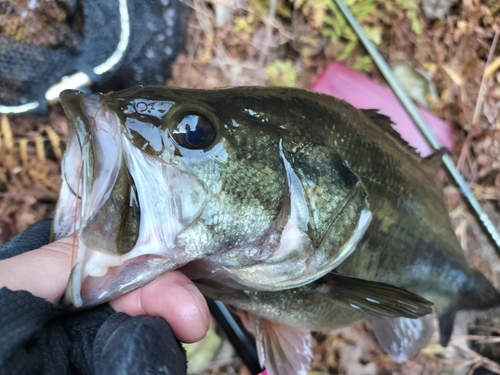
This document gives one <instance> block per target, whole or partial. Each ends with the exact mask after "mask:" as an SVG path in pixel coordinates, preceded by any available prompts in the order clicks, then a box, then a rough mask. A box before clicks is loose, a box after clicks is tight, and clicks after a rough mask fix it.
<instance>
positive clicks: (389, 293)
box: [54, 87, 500, 375]
mask: <svg viewBox="0 0 500 375" xmlns="http://www.w3.org/2000/svg"><path fill="white" fill-rule="evenodd" d="M61 101H62V104H63V107H64V109H65V111H66V113H67V114H68V116H69V117H70V119H71V120H72V124H73V126H74V128H75V130H74V131H73V132H72V133H71V137H73V138H72V139H70V144H71V145H72V147H71V153H68V156H67V159H66V157H65V162H64V164H63V165H64V168H65V170H63V174H64V175H67V176H72V177H71V178H72V179H77V176H73V175H72V174H71V173H69V172H70V171H71V170H75V169H77V168H78V167H79V163H80V161H79V159H78V158H77V157H76V156H78V155H77V154H78V152H77V151H78V150H77V149H76V147H77V145H78V143H77V142H75V139H77V140H79V142H80V144H84V141H86V142H87V143H86V144H85V148H83V149H81V150H80V154H81V155H82V159H83V160H90V159H92V158H93V157H94V153H93V150H99V149H102V145H100V144H99V140H101V139H103V140H105V139H106V137H105V136H103V135H102V133H100V132H101V130H100V129H101V128H103V127H104V128H109V129H111V130H112V131H114V132H118V131H120V132H121V134H124V135H125V136H126V137H128V141H130V145H129V144H128V143H126V146H127V147H124V148H123V149H109V150H108V152H109V153H110V154H117V155H118V154H120V153H122V154H125V155H126V156H127V155H128V156H127V157H128V158H127V159H126V160H127V161H128V160H132V159H131V157H130V155H129V154H131V155H132V154H133V161H134V162H133V163H134V164H133V165H131V164H127V168H128V170H129V171H130V173H131V177H132V181H131V180H130V179H128V180H127V179H125V178H119V179H116V180H113V181H115V185H116V184H121V185H120V186H114V185H113V184H110V182H109V181H108V180H109V179H105V178H104V179H103V178H96V179H92V178H91V177H92V175H93V174H94V173H95V174H97V175H98V176H100V175H99V173H101V174H102V173H104V172H102V171H99V170H94V169H92V165H93V164H89V165H87V170H88V173H86V174H84V175H83V181H82V182H81V184H82V185H83V186H88V187H92V188H93V189H87V190H88V191H87V190H85V191H84V192H83V194H84V195H85V194H89V193H88V192H91V191H92V190H94V191H100V190H99V189H103V188H107V189H108V190H107V192H108V194H100V195H95V197H94V196H93V195H89V196H87V195H85V197H84V198H85V200H82V201H84V202H87V204H88V205H90V207H91V208H92V209H95V210H96V212H93V213H92V214H93V215H94V216H93V218H95V220H96V224H98V223H99V222H100V220H101V221H102V220H106V217H107V216H108V218H109V215H111V214H110V213H112V212H123V211H120V210H119V209H118V208H120V207H115V206H119V205H120V202H121V201H120V196H119V194H118V193H116V194H117V195H116V196H114V195H113V194H114V193H113V192H123V191H128V190H127V189H124V188H123V186H125V187H126V188H127V187H129V186H128V185H132V184H135V185H136V186H140V188H138V189H137V195H138V197H139V201H140V202H141V205H142V206H147V207H148V209H145V208H144V207H142V206H141V207H140V215H137V217H135V216H134V217H127V220H128V221H127V220H125V221H124V220H120V219H122V218H120V217H119V218H109V219H113V220H109V222H108V223H107V225H106V228H107V232H109V233H113V230H112V229H113V227H114V226H115V227H116V231H120V230H124V228H123V227H122V226H121V224H120V223H122V222H127V223H129V222H130V221H132V224H133V221H134V220H139V219H140V223H141V225H140V230H139V232H137V229H136V228H138V226H134V225H129V226H128V227H127V228H128V229H127V235H128V239H134V238H136V239H137V242H136V244H135V247H133V248H132V249H131V250H130V251H129V249H125V250H126V251H124V252H123V251H122V252H121V253H120V251H119V250H120V249H119V248H120V246H121V245H120V244H117V243H116V238H115V237H116V236H115V237H109V238H107V237H106V236H105V235H103V234H102V233H99V225H95V226H94V227H93V231H94V232H97V233H94V234H92V233H89V232H85V231H84V230H80V229H79V228H78V229H77V236H78V238H79V240H80V242H79V243H80V245H79V249H78V257H77V259H78V261H77V264H76V265H75V268H74V270H73V272H72V276H71V277H72V279H71V283H70V284H69V286H68V289H67V293H66V303H70V304H71V303H73V304H75V305H76V307H88V306H91V305H95V304H98V303H102V302H105V301H107V300H109V299H111V298H114V297H116V296H118V295H120V294H123V293H125V292H127V291H128V290H131V289H134V288H137V287H139V286H141V285H143V284H144V283H146V282H148V281H150V280H152V279H154V278H155V277H157V276H158V275H160V274H161V273H163V272H168V271H170V270H173V269H177V268H179V269H180V270H181V271H182V272H184V273H185V274H186V275H187V276H188V277H190V278H191V279H192V280H193V281H195V283H196V284H197V285H198V286H199V288H200V289H201V290H202V291H203V292H204V293H205V294H207V295H208V296H210V297H212V298H215V299H219V300H221V301H223V302H225V303H227V304H230V305H232V306H234V307H235V308H236V309H237V310H238V311H239V314H240V315H241V317H242V318H243V320H244V321H245V322H246V325H247V326H248V327H249V328H252V330H253V331H254V332H255V333H256V337H257V344H258V346H259V354H260V356H261V358H260V359H261V361H262V362H263V363H264V364H265V366H266V367H267V369H268V371H269V374H271V375H292V373H297V374H298V373H303V371H305V369H306V368H307V366H308V365H309V363H310V361H311V359H312V352H311V348H310V343H311V336H310V332H309V330H329V329H334V328H338V327H341V326H345V325H349V324H352V323H355V322H357V321H360V320H364V319H367V320H369V321H371V322H372V326H373V330H374V333H375V335H376V337H377V339H378V341H379V343H380V344H381V345H382V347H383V348H384V349H385V350H386V351H387V352H388V353H390V354H391V355H392V356H393V357H394V358H395V359H397V360H398V361H402V360H405V359H407V358H411V357H412V356H414V355H416V354H417V353H418V351H419V350H420V349H421V348H422V347H424V346H425V345H426V344H427V342H428V341H429V340H430V337H431V335H432V331H433V320H432V315H430V313H431V311H432V309H431V305H434V309H435V311H436V312H437V314H438V317H439V328H440V333H441V343H442V344H446V343H447V342H448V340H449V336H450V334H451V330H452V327H453V320H454V316H455V313H456V311H458V310H461V309H469V308H474V309H485V308H489V307H492V306H495V305H498V304H499V303H500V294H499V293H498V291H497V290H495V289H494V287H493V286H492V285H491V284H490V283H489V282H488V280H487V279H486V278H485V277H484V276H483V275H482V274H481V273H480V272H479V271H478V270H477V269H475V268H473V267H471V266H470V265H469V263H468V261H467V259H466V258H465V256H464V252H463V250H462V249H461V248H460V245H459V243H458V240H457V238H456V236H455V234H454V232H453V229H452V227H451V224H450V220H449V217H448V213H447V210H446V207H445V205H444V202H443V198H442V193H441V191H440V189H439V188H438V186H437V185H436V183H435V181H434V175H435V173H437V167H436V166H437V163H436V160H437V159H436V158H439V156H440V155H436V156H434V157H431V158H427V159H424V160H422V159H420V158H419V157H418V155H417V154H416V153H415V152H414V151H413V150H412V149H411V148H409V147H408V145H407V144H406V142H404V141H403V140H402V139H401V138H400V137H399V135H398V134H397V133H396V132H395V131H394V130H393V129H392V127H391V122H390V120H389V119H388V118H387V117H386V116H383V115H380V114H378V113H377V112H376V111H374V110H358V109H356V108H354V107H352V106H350V105H349V104H347V103H346V102H344V101H341V100H339V99H336V98H333V97H329V96H326V95H322V94H318V93H312V92H308V91H304V90H297V89H285V88H258V87H241V88H232V89H221V90H208V91H203V90H186V89H171V88H160V87H143V88H141V87H138V88H132V89H128V90H124V91H120V92H115V93H111V94H108V95H99V94H97V95H89V96H85V95H83V94H82V93H79V92H75V91H65V92H63V93H62V94H61ZM138 102H147V103H150V106H153V108H154V106H155V103H158V105H159V106H160V104H161V103H166V102H168V103H169V107H168V108H167V109H165V110H164V111H163V112H162V114H161V115H155V116H152V115H148V114H147V113H141V114H140V118H141V121H142V122H143V123H144V125H141V124H139V123H137V122H134V123H133V126H134V132H133V134H132V132H130V131H128V129H127V119H128V118H137V117H138V114H137V113H136V112H134V111H140V108H138V106H135V105H134V103H138ZM162 108H163V107H162ZM155 113H156V114H157V112H155ZM90 118H91V119H94V118H95V119H96V123H97V124H98V125H99V126H94V124H93V123H91V122H90V121H89V119H90ZM193 119H195V120H196V119H198V120H196V122H194V123H193V122H189V121H195V120H193ZM129 123H130V124H131V123H132V122H129ZM186 123H189V124H191V125H190V127H189V128H188V127H183V125H181V124H186ZM140 126H145V127H147V129H141V128H140ZM191 126H192V127H193V129H191ZM198 127H199V128H198ZM151 130H154V131H151ZM191 131H192V132H193V133H190V137H187V133H189V132H191ZM89 135H91V136H92V137H89ZM148 137H161V140H162V145H163V149H162V152H161V153H160V154H159V153H158V152H155V150H154V149H153V148H152V147H149V148H148V147H146V148H141V146H144V145H145V144H155V143H154V142H153V141H156V142H157V141H158V139H156V138H155V139H149V138H148ZM189 139H191V140H192V142H190V141H189ZM193 142H194V143H193ZM157 143H158V142H157ZM111 146H112V145H111ZM116 147H119V145H117V146H116ZM99 157H100V154H98V155H97V159H98V158H99ZM95 162H96V164H97V165H99V163H100V162H102V161H101V160H95ZM109 163H110V162H109ZM128 163H129V162H128ZM84 165H86V164H84ZM125 172H126V170H125V169H124V170H122V169H120V171H118V172H117V173H118V174H120V173H125ZM148 173H149V175H148ZM143 176H149V177H143ZM100 177H102V176H100ZM145 178H146V179H147V178H149V179H151V180H152V181H153V180H154V184H151V183H149V184H148V181H143V179H145ZM134 179H136V180H134ZM137 179H140V181H139V180H137ZM100 181H108V182H107V183H108V184H110V186H105V187H103V186H100V185H99V182H100ZM68 183H69V184H71V186H79V184H80V181H76V180H75V181H73V180H72V181H68ZM127 184H128V185H127ZM122 185H123V186H122ZM155 196H158V198H161V199H158V202H162V204H163V205H164V207H158V206H157V205H154V204H153V205H152V204H149V203H150V202H151V201H153V198H155ZM61 197H62V198H61V200H60V201H59V203H58V209H57V213H56V220H55V224H54V230H55V235H56V237H58V236H62V235H67V234H68V233H71V231H72V230H73V227H70V224H71V223H72V221H71V220H70V219H68V217H72V216H71V215H74V209H73V211H72V210H71V208H70V207H71V205H72V204H74V201H75V199H74V197H72V196H71V194H70V191H69V189H68V188H67V187H66V186H64V185H63V190H62V194H61ZM92 197H94V201H93V200H92ZM97 200H98V201H97ZM123 204H128V202H127V203H125V202H123ZM148 204H149V206H148ZM68 205H69V206H68ZM99 210H100V211H99ZM83 211H85V210H83ZM77 213H78V211H77ZM85 220H86V218H85V217H83V218H79V222H80V223H82V225H85ZM129 224H130V223H129ZM153 229H154V230H153ZM157 233H159V234H160V235H161V236H160V237H159V238H161V239H162V241H158V239H157V237H155V236H157ZM91 235H100V237H99V238H100V241H96V242H93V243H92V246H91V247H85V246H84V244H85V241H86V237H87V236H91ZM106 241H112V243H109V244H108V245H109V246H107V244H106ZM128 242H130V241H127V243H128ZM106 248H109V249H115V250H113V251H115V254H112V253H113V252H111V254H110V252H109V251H108V252H107V253H106ZM103 253H106V254H107V256H106V257H105V256H103V255H102V254H103ZM137 259H140V261H139V260H137ZM89 263H91V265H92V266H95V267H97V268H99V270H101V271H107V270H111V271H113V272H109V271H108V272H101V273H99V275H90V274H85V272H83V271H82V270H85V267H86V266H88V264H89ZM117 265H118V266H117Z"/></svg>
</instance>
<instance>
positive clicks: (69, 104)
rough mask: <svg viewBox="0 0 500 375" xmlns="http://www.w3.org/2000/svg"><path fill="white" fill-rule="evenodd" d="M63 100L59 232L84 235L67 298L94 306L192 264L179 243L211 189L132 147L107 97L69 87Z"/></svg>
mask: <svg viewBox="0 0 500 375" xmlns="http://www.w3.org/2000/svg"><path fill="white" fill-rule="evenodd" d="M61 103H62V105H63V107H64V109H65V111H66V113H67V115H68V117H69V118H70V123H71V124H70V126H69V129H68V146H67V150H66V153H65V156H64V160H63V163H62V176H63V186H62V189H61V196H60V201H59V202H63V204H61V203H60V204H58V207H57V211H56V215H55V220H54V234H55V238H56V239H58V238H62V237H65V236H69V235H71V234H73V235H75V236H76V237H77V239H78V252H77V257H76V261H75V264H74V267H73V270H72V273H71V277H70V282H69V283H68V287H67V289H66V294H65V297H64V303H65V304H68V305H73V306H75V307H77V308H79V307H89V306H92V305H96V304H99V303H102V302H104V301H107V300H109V299H112V298H114V297H116V296H118V295H120V294H123V293H125V292H127V291H130V290H132V289H134V288H137V287H138V286H140V285H144V284H145V283H147V282H149V281H151V280H153V279H154V278H156V277H157V276H159V275H160V274H161V273H164V272H166V271H168V270H170V269H174V268H177V267H179V266H180V265H182V264H184V263H186V262H188V261H190V260H191V259H189V256H184V257H180V256H178V254H182V253H183V252H182V251H175V250H178V249H176V246H177V245H176V241H175V240H176V237H177V235H178V233H179V232H180V231H182V230H183V228H186V227H187V226H189V225H190V224H191V223H192V222H193V221H195V220H196V219H197V218H198V216H199V215H200V214H201V212H202V210H203V207H204V205H205V201H206V194H205V191H204V189H203V186H202V185H201V183H200V182H199V181H197V179H196V178H194V177H193V176H191V175H190V174H188V173H186V172H184V171H183V170H181V169H180V168H179V167H178V166H177V165H175V164H173V163H167V162H165V161H163V160H162V159H160V158H159V157H156V156H152V155H148V154H147V153H144V152H143V151H142V150H141V149H139V148H137V147H135V146H134V145H132V144H131V142H130V141H129V139H128V138H127V137H126V135H125V134H124V131H123V129H122V124H121V123H120V119H119V117H118V116H117V115H116V113H115V112H114V111H113V110H111V109H109V108H107V107H106V96H105V95H102V94H96V95H84V94H83V93H81V92H78V91H73V90H68V91H64V92H63V93H62V94H61ZM158 223H161V225H159V224H158Z"/></svg>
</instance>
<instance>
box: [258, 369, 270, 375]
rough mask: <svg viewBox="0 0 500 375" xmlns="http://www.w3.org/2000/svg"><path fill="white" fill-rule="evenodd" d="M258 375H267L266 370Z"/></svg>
mask: <svg viewBox="0 0 500 375" xmlns="http://www.w3.org/2000/svg"><path fill="white" fill-rule="evenodd" d="M259 375H269V373H268V372H267V370H264V371H262V372H261V373H260V374H259Z"/></svg>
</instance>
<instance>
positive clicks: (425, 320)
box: [370, 315, 434, 363]
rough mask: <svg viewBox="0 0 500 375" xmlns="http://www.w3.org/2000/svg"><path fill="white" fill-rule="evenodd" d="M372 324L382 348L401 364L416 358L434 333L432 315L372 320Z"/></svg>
mask: <svg viewBox="0 0 500 375" xmlns="http://www.w3.org/2000/svg"><path fill="white" fill-rule="evenodd" d="M370 322H371V323H372V327H373V332H374V334H375V337H376V338H377V340H378V342H379V344H380V346H381V347H382V348H383V349H384V350H385V351H386V352H387V353H389V354H390V355H391V356H392V358H393V359H394V360H395V361H396V362H399V363H401V362H404V361H407V360H408V359H411V358H413V357H415V356H416V355H417V354H418V353H419V352H420V350H421V349H423V348H424V347H425V346H426V345H427V343H428V342H429V340H430V339H431V336H432V333H433V331H434V323H433V321H432V315H426V316H423V317H421V318H418V319H409V318H394V319H384V318H372V319H370Z"/></svg>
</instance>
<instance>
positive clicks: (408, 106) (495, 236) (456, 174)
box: [334, 0, 500, 255]
mask: <svg viewBox="0 0 500 375" xmlns="http://www.w3.org/2000/svg"><path fill="white" fill-rule="evenodd" d="M334 1H335V3H336V4H337V6H338V7H339V9H340V11H341V12H342V13H343V15H344V17H345V18H346V19H347V21H348V22H349V24H350V25H351V27H352V28H353V30H354V32H355V33H356V34H357V36H358V37H359V39H360V40H361V43H363V45H364V47H365V48H366V50H367V51H368V53H369V54H370V56H371V58H372V59H373V61H374V62H375V65H377V67H378V68H379V69H380V71H381V72H382V74H383V76H384V77H385V79H386V80H387V83H388V84H389V86H391V88H392V90H393V92H394V94H396V96H397V98H398V99H399V101H400V102H401V104H402V105H403V107H404V109H405V110H406V112H407V113H408V115H409V116H410V117H411V119H412V120H413V122H414V124H415V125H417V127H418V129H419V130H420V132H421V133H422V135H423V136H424V138H425V139H426V141H427V143H429V145H430V146H431V147H433V148H434V149H435V150H440V149H441V148H442V146H441V144H440V143H439V141H438V139H437V138H436V136H435V135H434V134H433V133H432V131H431V130H430V128H429V126H428V125H427V123H426V122H425V120H424V119H423V117H422V116H421V115H420V113H419V112H418V110H417V107H416V106H415V104H414V103H413V101H412V100H411V99H410V97H409V96H408V94H407V93H406V91H405V90H404V89H403V87H402V86H401V84H400V83H399V81H398V79H397V78H396V76H395V75H394V73H393V72H392V69H391V67H390V66H389V64H388V63H387V61H385V59H384V58H383V57H382V55H381V54H380V52H379V51H378V49H377V47H375V45H374V44H373V43H372V42H371V40H370V39H369V38H368V36H367V35H366V33H365V32H364V30H363V28H362V27H361V25H360V24H359V23H358V21H357V20H356V18H355V17H354V16H353V14H352V13H351V11H350V10H349V8H348V7H347V6H346V5H345V3H344V2H343V0H334ZM442 161H443V164H444V166H445V167H446V169H447V171H448V173H449V174H450V175H451V176H452V178H453V179H454V180H455V183H456V184H457V185H458V188H459V190H460V193H461V194H462V196H463V197H464V198H465V200H466V201H467V202H468V203H469V205H470V206H471V207H472V209H473V212H474V213H475V214H476V216H477V218H478V219H479V222H480V223H481V224H482V226H483V228H484V229H485V230H486V232H487V234H488V236H489V237H490V239H491V241H492V242H493V244H494V245H495V250H496V251H497V254H498V255H500V234H499V233H498V231H497V230H496V228H495V226H494V225H493V222H492V221H491V219H490V218H489V216H488V214H486V212H485V211H484V210H483V208H482V207H481V204H480V203H479V202H478V200H477V199H476V197H475V196H474V193H473V192H472V191H471V190H470V188H469V187H468V186H467V183H466V182H465V179H464V178H463V176H462V175H461V173H460V171H459V170H458V169H457V167H456V166H455V164H454V163H453V160H452V159H451V157H450V155H449V154H448V153H445V154H444V155H443V158H442Z"/></svg>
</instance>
